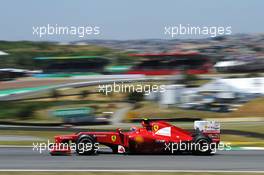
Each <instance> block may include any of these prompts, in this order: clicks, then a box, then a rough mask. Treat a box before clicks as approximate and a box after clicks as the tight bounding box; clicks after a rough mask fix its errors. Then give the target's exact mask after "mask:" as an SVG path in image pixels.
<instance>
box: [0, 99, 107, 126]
mask: <svg viewBox="0 0 264 175" xmlns="http://www.w3.org/2000/svg"><path fill="white" fill-rule="evenodd" d="M102 104H107V103H106V102H105V101H91V100H77V99H76V100H63V99H62V100H60V98H58V100H54V99H52V100H51V101H17V102H0V120H2V121H16V122H20V121H22V122H47V123H53V122H59V121H60V120H61V119H59V118H56V117H52V116H50V114H49V111H50V110H55V109H60V108H74V107H80V106H98V109H97V110H96V111H95V113H96V114H102V111H104V110H106V109H105V108H103V107H101V108H100V107H99V106H102ZM107 110H110V109H107ZM43 111H45V112H44V113H43Z"/></svg>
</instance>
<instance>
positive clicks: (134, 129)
mask: <svg viewBox="0 0 264 175" xmlns="http://www.w3.org/2000/svg"><path fill="white" fill-rule="evenodd" d="M137 129H138V128H137V127H135V126H132V127H131V128H130V131H132V132H135V131H137Z"/></svg>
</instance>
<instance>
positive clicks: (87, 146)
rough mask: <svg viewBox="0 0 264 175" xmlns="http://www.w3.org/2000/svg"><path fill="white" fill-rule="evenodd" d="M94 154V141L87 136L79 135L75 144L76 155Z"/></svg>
mask: <svg viewBox="0 0 264 175" xmlns="http://www.w3.org/2000/svg"><path fill="white" fill-rule="evenodd" d="M95 152H96V149H95V139H94V138H93V137H92V136H89V135H81V136H80V137H79V138H78V140H77V142H76V153H77V154H79V155H92V154H94V153H95Z"/></svg>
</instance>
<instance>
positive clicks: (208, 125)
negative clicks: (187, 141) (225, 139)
mask: <svg viewBox="0 0 264 175" xmlns="http://www.w3.org/2000/svg"><path fill="white" fill-rule="evenodd" d="M194 129H195V130H196V131H197V130H198V131H200V132H202V133H204V134H220V123H219V122H216V121H195V122H194Z"/></svg>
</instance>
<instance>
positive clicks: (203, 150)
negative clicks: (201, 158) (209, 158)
mask: <svg viewBox="0 0 264 175" xmlns="http://www.w3.org/2000/svg"><path fill="white" fill-rule="evenodd" d="M211 144H212V141H211V139H210V138H209V137H206V136H204V135H202V134H199V135H197V136H196V137H195V138H194V140H193V148H192V152H193V154H196V155H211V152H212V147H211Z"/></svg>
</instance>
